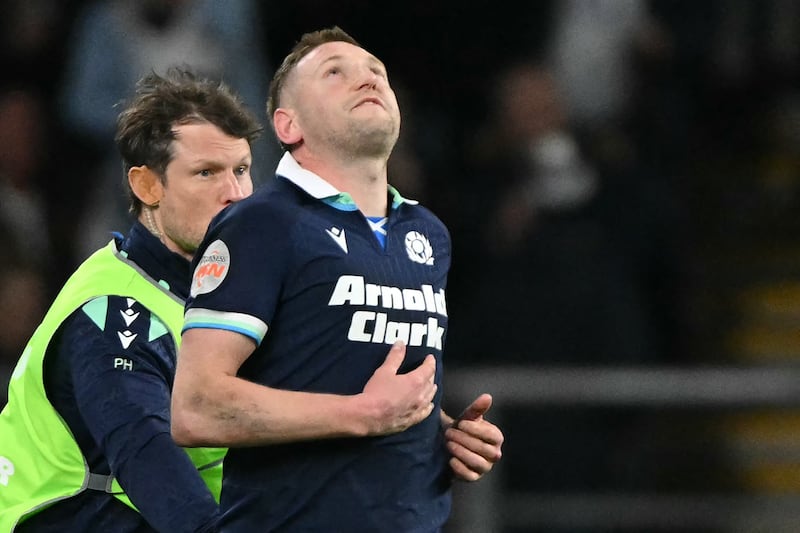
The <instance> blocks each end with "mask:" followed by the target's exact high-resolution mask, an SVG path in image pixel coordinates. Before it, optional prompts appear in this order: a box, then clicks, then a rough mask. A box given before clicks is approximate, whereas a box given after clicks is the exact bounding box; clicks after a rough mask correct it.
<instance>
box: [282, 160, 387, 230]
mask: <svg viewBox="0 0 800 533" xmlns="http://www.w3.org/2000/svg"><path fill="white" fill-rule="evenodd" d="M298 156H299V157H298ZM295 159H297V162H298V163H299V164H300V166H302V167H303V168H305V169H306V170H310V171H311V172H313V173H314V174H316V175H318V176H320V177H321V178H323V179H324V180H325V181H327V182H328V183H330V184H331V185H333V186H334V187H336V188H337V189H338V190H339V191H341V192H346V193H348V194H349V195H350V196H351V197H352V198H353V201H354V202H355V203H356V206H358V209H359V210H360V211H361V212H362V213H363V214H364V215H365V216H375V217H382V216H386V213H387V209H388V205H387V204H388V201H387V192H386V191H387V186H388V183H387V177H386V165H387V162H386V160H384V159H378V158H359V159H342V158H332V157H327V158H324V159H323V158H319V157H313V156H311V155H310V154H297V155H296V156H295Z"/></svg>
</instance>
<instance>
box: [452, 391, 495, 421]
mask: <svg viewBox="0 0 800 533" xmlns="http://www.w3.org/2000/svg"><path fill="white" fill-rule="evenodd" d="M491 407H492V396H491V394H486V393H484V394H481V395H480V396H478V397H477V398H475V400H474V401H473V402H472V403H471V404H470V405H469V406H468V407H467V408H466V409H464V411H463V412H462V413H461V415H459V417H458V419H459V420H477V419H478V418H480V417H482V416H483V415H485V414H486V412H487V411H488V410H489V408H491Z"/></svg>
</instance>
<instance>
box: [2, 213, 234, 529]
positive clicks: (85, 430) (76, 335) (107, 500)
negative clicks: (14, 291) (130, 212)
mask: <svg viewBox="0 0 800 533" xmlns="http://www.w3.org/2000/svg"><path fill="white" fill-rule="evenodd" d="M117 246H118V248H119V249H120V251H121V253H122V254H123V255H126V256H127V259H128V260H129V261H131V262H132V263H133V264H134V265H135V266H136V267H138V268H139V269H140V270H142V271H143V272H146V273H147V275H149V276H150V277H152V278H153V279H154V280H158V281H159V283H161V284H162V285H164V286H165V287H168V288H169V290H170V292H171V293H172V294H173V296H174V297H175V298H176V299H178V300H179V301H183V300H185V299H186V297H187V296H188V293H189V279H190V275H191V270H190V265H189V261H187V260H186V259H184V258H183V257H181V256H180V255H178V254H175V253H173V252H171V251H170V250H168V249H167V248H166V247H165V246H164V245H163V244H161V242H160V241H159V240H158V239H157V238H156V237H154V236H153V235H152V234H151V233H150V232H149V231H148V230H147V229H146V228H145V227H144V226H142V225H141V224H140V223H138V222H136V223H134V225H133V227H132V228H131V231H130V233H129V235H128V236H127V238H125V239H117ZM175 362H176V347H175V342H174V341H173V338H172V335H170V334H169V332H168V330H167V328H166V326H165V325H164V324H163V323H162V322H161V320H159V318H158V317H157V316H155V315H152V314H151V313H150V311H149V310H148V309H147V308H145V307H143V306H142V305H141V304H140V303H139V302H137V301H135V300H133V299H130V298H125V297H121V296H100V297H97V298H95V299H93V300H91V301H89V302H87V303H86V304H85V305H83V306H82V307H81V308H79V309H77V310H76V311H75V312H74V313H72V315H70V316H69V317H68V318H67V319H66V320H65V321H64V323H63V324H62V325H61V327H60V328H59V330H58V332H57V333H56V336H55V337H54V338H53V341H52V342H51V345H50V348H49V349H48V352H47V355H46V358H45V366H44V371H45V377H44V379H45V388H46V390H47V396H48V398H49V400H50V402H51V403H52V405H53V407H54V408H55V409H56V410H57V411H58V413H59V414H60V415H61V417H62V418H63V419H64V421H65V423H66V424H67V425H68V426H69V428H70V431H71V432H72V434H73V435H74V437H75V440H76V442H77V443H78V445H79V446H80V448H81V451H82V452H83V454H84V456H85V457H86V460H87V463H88V466H89V468H90V470H91V471H92V472H94V473H97V474H106V475H107V474H109V473H110V472H111V471H114V473H115V475H116V477H117V479H118V480H119V482H120V484H121V485H122V486H123V487H124V488H125V490H126V492H127V493H128V495H129V496H130V498H131V500H132V501H133V502H135V503H136V504H137V506H138V507H139V509H140V511H141V514H140V513H137V512H136V511H134V510H133V509H131V508H130V507H128V506H126V505H125V504H123V503H122V502H120V501H119V500H117V499H116V498H115V497H114V496H112V495H110V494H107V493H105V492H101V491H96V490H86V491H84V492H81V493H79V494H77V495H75V496H74V497H71V498H67V499H64V500H61V501H59V502H57V503H55V504H54V505H52V506H50V507H48V508H47V509H45V510H44V511H42V512H40V513H38V514H36V515H34V516H33V517H32V518H31V519H29V520H26V521H25V522H23V523H22V524H21V525H20V526H18V527H17V529H16V531H19V532H33V533H47V532H54V533H55V532H59V533H64V532H75V533H78V532H81V533H83V532H86V531H114V532H115V533H146V532H151V531H152V532H155V531H170V532H173V533H177V532H187V533H188V532H212V531H217V529H216V526H217V524H216V521H217V518H218V517H219V509H218V507H217V504H216V502H215V501H214V498H213V496H212V495H211V492H209V490H208V488H206V486H205V484H204V483H203V482H202V480H201V479H200V477H199V476H198V475H197V471H196V468H195V466H194V465H193V464H192V462H191V461H190V460H189V457H188V455H187V454H186V453H185V452H184V451H183V450H182V449H181V448H179V447H178V446H177V445H176V444H175V442H174V441H173V440H172V437H171V435H170V417H169V406H170V393H171V390H172V382H173V380H174V377H175Z"/></svg>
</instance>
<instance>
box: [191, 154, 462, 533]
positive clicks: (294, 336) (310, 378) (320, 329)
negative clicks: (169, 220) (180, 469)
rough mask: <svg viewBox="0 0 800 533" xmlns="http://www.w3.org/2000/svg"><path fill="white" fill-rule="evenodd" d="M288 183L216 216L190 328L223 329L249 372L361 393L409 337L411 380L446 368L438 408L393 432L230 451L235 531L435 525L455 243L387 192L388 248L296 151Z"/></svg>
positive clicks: (443, 463) (443, 478)
mask: <svg viewBox="0 0 800 533" xmlns="http://www.w3.org/2000/svg"><path fill="white" fill-rule="evenodd" d="M277 173H278V177H277V178H276V179H275V180H273V181H272V182H270V184H268V185H267V186H265V187H264V188H262V189H260V190H259V191H257V192H256V193H255V194H253V196H251V197H250V198H247V199H245V200H243V201H241V202H238V203H237V204H235V205H232V206H230V207H229V208H228V209H226V210H225V211H223V213H221V214H220V215H219V216H218V217H217V218H216V219H215V220H214V221H212V224H211V226H210V227H209V231H208V233H207V235H206V238H205V241H204V243H203V244H202V245H201V247H200V250H201V251H202V253H199V254H198V255H197V257H196V258H195V263H194V275H193V281H192V287H191V290H190V297H189V300H188V301H187V311H186V317H185V324H184V331H185V330H186V329H190V328H197V327H200V328H220V329H226V330H232V331H237V332H240V333H242V334H244V335H247V336H249V337H251V338H253V339H254V340H255V342H256V343H257V348H256V349H255V351H254V353H253V354H252V355H251V356H250V357H249V358H248V360H247V361H245V363H244V364H243V365H242V367H241V369H240V372H239V376H240V377H242V378H245V379H248V380H251V381H254V382H258V383H261V384H265V385H268V386H271V387H275V388H281V389H290V390H303V391H311V392H325V393H335V394H356V393H359V392H361V391H362V390H363V387H364V385H365V384H366V382H367V380H368V379H369V378H370V376H371V375H372V374H373V372H374V371H375V369H376V368H378V366H380V364H381V363H382V362H383V361H384V359H385V358H386V354H387V353H388V351H389V348H390V346H391V344H392V343H393V342H394V341H395V340H396V339H401V340H403V341H405V342H406V345H407V353H406V360H405V361H404V364H403V366H402V367H401V369H400V372H406V371H409V370H411V369H413V368H416V367H417V366H418V365H419V364H420V363H421V362H422V360H423V359H424V358H425V356H426V355H427V354H429V353H432V354H434V355H435V356H436V358H437V372H436V377H435V379H436V383H437V384H438V385H439V392H438V393H437V395H436V398H435V400H434V401H435V409H434V414H432V415H431V416H430V417H428V418H427V419H426V420H425V421H423V422H422V423H420V424H418V425H416V426H414V427H412V428H409V429H408V430H407V431H405V432H402V433H399V434H396V435H390V436H385V437H375V438H362V439H356V438H352V439H334V440H322V441H317V442H303V443H293V444H285V445H272V446H268V447H263V448H237V449H232V450H230V451H229V452H228V455H227V457H226V460H225V461H226V462H225V468H224V482H223V491H222V493H223V494H222V508H223V514H224V517H223V523H224V526H223V530H224V531H256V530H258V531H284V530H285V531H330V530H331V524H332V522H331V521H332V520H335V523H336V528H337V530H341V531H351V532H357V531H391V532H393V533H394V532H398V531H404V532H405V531H425V532H429V531H438V529H439V528H440V527H441V526H442V525H443V524H444V522H445V521H446V519H447V516H448V514H449V510H450V494H449V488H450V471H449V467H448V465H447V461H448V457H449V456H448V454H447V452H446V450H445V447H444V440H443V432H442V429H441V424H440V419H439V409H440V405H441V382H442V349H443V346H444V342H445V336H446V330H447V306H446V301H445V288H446V281H447V273H448V270H449V268H450V259H451V244H450V236H449V233H448V231H447V229H446V228H445V226H444V224H442V222H441V221H440V220H439V219H438V218H437V217H436V216H435V215H433V214H432V213H431V212H430V211H429V210H427V209H426V208H424V207H421V206H419V205H417V204H416V202H413V201H409V200H405V199H403V198H402V197H401V196H400V195H399V193H397V191H396V190H394V189H393V188H391V187H390V188H389V191H388V192H387V194H389V195H390V197H389V199H390V202H391V209H390V213H389V216H388V221H387V223H386V232H387V235H386V243H385V248H384V247H383V246H381V243H380V242H379V241H378V239H377V238H376V236H375V235H374V234H373V231H372V229H371V227H370V225H369V224H368V222H367V219H366V218H365V217H364V216H363V215H362V214H361V212H360V211H358V210H357V208H356V206H355V204H354V203H353V202H352V199H351V198H350V196H349V195H347V194H345V193H340V192H339V191H337V190H336V189H334V188H333V187H332V186H331V185H330V184H329V183H327V182H326V181H324V180H322V179H321V178H320V177H318V176H316V175H315V174H312V173H311V172H308V171H306V170H304V169H302V168H301V167H300V166H299V165H298V164H297V163H296V161H295V160H294V159H293V158H292V157H291V155H288V154H287V155H285V156H284V158H283V159H282V161H281V163H280V165H279V166H278V170H277Z"/></svg>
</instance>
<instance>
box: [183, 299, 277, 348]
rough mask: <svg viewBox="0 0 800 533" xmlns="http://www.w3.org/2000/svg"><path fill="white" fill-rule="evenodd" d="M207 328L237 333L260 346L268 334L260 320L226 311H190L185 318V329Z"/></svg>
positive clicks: (265, 326)
mask: <svg viewBox="0 0 800 533" xmlns="http://www.w3.org/2000/svg"><path fill="white" fill-rule="evenodd" d="M193 328H206V329H224V330H227V331H235V332H237V333H241V334H242V335H246V336H247V337H250V338H251V339H253V340H254V341H256V345H257V346H258V345H260V344H261V341H263V340H264V335H266V334H267V329H268V326H267V324H265V323H264V322H263V321H262V320H259V319H258V318H256V317H254V316H251V315H246V314H243V313H226V312H224V311H213V310H211V309H197V308H193V309H189V310H188V311H186V314H185V315H184V318H183V329H182V330H181V333H183V332H184V331H186V330H187V329H193Z"/></svg>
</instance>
